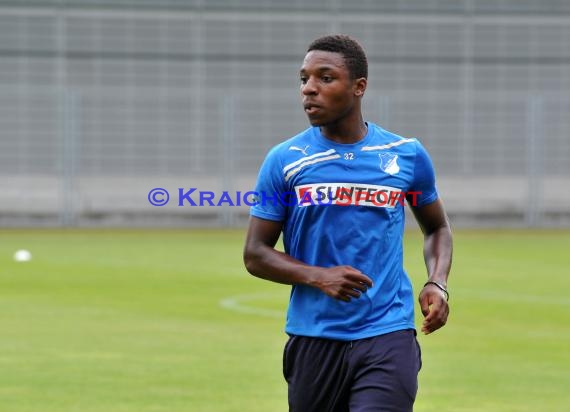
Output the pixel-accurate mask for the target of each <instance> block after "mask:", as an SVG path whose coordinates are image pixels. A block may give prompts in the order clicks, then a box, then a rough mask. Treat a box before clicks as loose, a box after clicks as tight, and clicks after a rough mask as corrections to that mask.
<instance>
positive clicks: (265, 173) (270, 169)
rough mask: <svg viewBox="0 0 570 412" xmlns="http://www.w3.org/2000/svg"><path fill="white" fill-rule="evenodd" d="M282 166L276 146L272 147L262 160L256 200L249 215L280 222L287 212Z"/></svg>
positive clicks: (256, 186) (256, 188)
mask: <svg viewBox="0 0 570 412" xmlns="http://www.w3.org/2000/svg"><path fill="white" fill-rule="evenodd" d="M282 169H283V167H282V166H281V162H280V160H279V156H278V151H277V148H273V149H272V150H271V151H269V153H268V154H267V157H266V158H265V160H264V161H263V164H262V165H261V168H260V170H259V175H258V177H257V183H256V185H255V192H256V202H254V203H255V204H254V205H253V206H252V207H251V208H250V212H249V213H250V215H251V216H255V217H259V218H261V219H267V220H273V221H277V222H282V221H284V220H285V217H286V214H287V189H286V184H285V178H284V176H283V171H282Z"/></svg>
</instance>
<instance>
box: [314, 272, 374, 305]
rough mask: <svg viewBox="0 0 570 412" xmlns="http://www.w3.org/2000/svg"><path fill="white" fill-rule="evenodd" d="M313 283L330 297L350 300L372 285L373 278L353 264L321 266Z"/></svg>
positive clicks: (356, 297)
mask: <svg viewBox="0 0 570 412" xmlns="http://www.w3.org/2000/svg"><path fill="white" fill-rule="evenodd" d="M312 284H313V286H315V287H317V288H319V289H320V290H322V291H323V292H324V293H326V294H327V295H329V296H330V297H333V298H335V299H338V300H342V301H344V302H350V300H351V299H358V298H359V297H360V296H361V295H362V293H364V292H366V290H368V289H369V288H371V287H372V279H370V278H369V277H368V276H366V275H365V274H364V273H362V272H361V271H359V270H358V269H355V268H353V267H352V266H334V267H331V268H320V270H319V271H318V272H317V273H316V276H315V278H314V281H313V282H312Z"/></svg>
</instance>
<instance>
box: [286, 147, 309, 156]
mask: <svg viewBox="0 0 570 412" xmlns="http://www.w3.org/2000/svg"><path fill="white" fill-rule="evenodd" d="M309 147H311V146H310V145H307V146H305V148H304V149H301V148H300V147H297V146H290V147H289V150H296V151H298V152H301V153H303V154H304V155H305V156H308V153H307V149H308V148H309Z"/></svg>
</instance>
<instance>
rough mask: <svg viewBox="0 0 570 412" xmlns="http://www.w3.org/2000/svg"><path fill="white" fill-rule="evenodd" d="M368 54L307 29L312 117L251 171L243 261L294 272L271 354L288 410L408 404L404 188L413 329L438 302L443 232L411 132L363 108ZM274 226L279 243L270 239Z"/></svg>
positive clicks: (412, 393)
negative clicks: (411, 225) (277, 357)
mask: <svg viewBox="0 0 570 412" xmlns="http://www.w3.org/2000/svg"><path fill="white" fill-rule="evenodd" d="M367 76H368V63H367V59H366V55H365V53H364V51H363V49H362V47H361V46H360V45H359V43H358V42H357V41H356V40H354V39H352V38H351V37H348V36H345V35H331V36H325V37H321V38H318V39H316V40H315V41H313V43H311V45H310V46H309V48H308V51H307V54H306V55H305V58H304V60H303V64H302V67H301V69H300V72H299V78H300V89H301V97H302V102H303V108H304V110H305V113H306V115H307V117H308V118H309V122H310V124H311V127H310V128H308V129H307V130H305V131H303V132H301V133H299V134H298V135H296V136H294V137H293V138H291V139H289V140H286V141H284V142H283V143H281V144H279V145H277V146H275V147H274V148H273V149H272V150H271V151H270V152H269V153H268V155H267V157H266V159H265V161H264V163H263V165H262V166H261V170H260V172H259V177H258V181H257V186H256V191H257V192H258V194H259V195H260V196H259V197H258V202H257V203H256V204H255V205H254V206H252V208H251V212H250V213H251V217H250V223H249V228H248V233H247V238H246V241H245V248H244V262H245V266H246V268H247V270H248V271H249V272H250V273H251V274H252V275H255V276H257V277H260V278H263V279H267V280H270V281H273V282H279V283H284V284H289V285H292V290H291V297H290V303H289V308H288V313H287V321H286V328H285V331H286V332H287V334H288V335H289V340H288V341H287V343H286V345H285V349H284V355H283V374H284V376H285V379H286V381H287V383H288V389H289V391H288V393H289V395H288V398H289V408H290V410H291V411H298V412H329V411H335V412H336V411H351V412H357V411H358V412H361V411H362V412H363V411H394V412H395V411H412V408H413V404H414V401H415V397H416V393H417V376H418V372H419V370H420V367H421V353H420V348H419V345H418V342H417V340H416V331H415V325H414V297H413V291H412V284H411V282H410V280H409V278H408V276H407V274H406V272H405V271H404V268H403V252H402V238H403V231H404V198H405V199H406V200H407V204H408V205H409V207H410V208H411V210H412V211H413V214H414V216H415V218H416V220H417V221H418V223H419V225H420V227H421V229H422V231H423V234H424V250H423V252H424V257H425V263H426V267H427V272H428V279H427V282H426V283H425V285H424V287H423V289H422V290H421V292H420V294H419V303H420V307H421V311H422V313H423V315H424V321H423V325H422V327H421V330H422V331H423V332H424V333H425V334H429V333H432V332H434V331H436V330H437V329H439V328H441V327H442V326H443V325H445V323H446V321H447V316H448V313H449V308H448V303H447V300H448V297H449V296H448V292H447V277H448V274H449V270H450V267H451V255H452V236H451V230H450V226H449V223H448V219H447V216H446V213H445V211H444V208H443V205H442V202H441V200H440V198H439V196H438V193H437V190H436V187H435V175H434V169H433V166H432V162H431V160H430V158H429V156H428V153H427V152H426V150H425V149H424V147H423V146H422V145H421V144H420V142H418V140H416V139H408V138H403V137H400V136H398V135H396V134H394V133H391V132H389V131H387V130H384V129H382V128H381V127H380V126H378V125H376V124H373V123H371V122H365V121H364V120H363V117H362V112H361V105H362V98H363V96H364V93H365V91H366V85H367ZM281 233H282V234H283V243H284V248H285V253H283V252H281V251H278V250H276V249H275V248H274V247H275V244H276V243H277V240H278V238H279V236H280V235H281Z"/></svg>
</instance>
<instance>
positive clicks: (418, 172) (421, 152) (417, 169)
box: [408, 141, 439, 206]
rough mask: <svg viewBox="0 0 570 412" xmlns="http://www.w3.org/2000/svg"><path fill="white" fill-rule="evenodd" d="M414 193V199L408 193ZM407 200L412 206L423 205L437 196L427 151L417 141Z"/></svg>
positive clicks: (433, 171) (431, 164)
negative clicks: (412, 176) (412, 175)
mask: <svg viewBox="0 0 570 412" xmlns="http://www.w3.org/2000/svg"><path fill="white" fill-rule="evenodd" d="M412 192H413V193H415V199H413V202H412V201H411V200H412V199H410V198H409V195H411V194H412ZM408 193H409V195H408V202H409V203H410V204H411V205H412V206H425V205H428V204H430V203H432V202H434V201H436V200H437V198H438V197H439V195H438V193H437V188H436V186H435V170H434V168H433V163H432V161H431V159H430V157H429V154H428V152H427V151H426V149H425V148H424V147H423V146H422V144H421V143H420V142H419V141H418V142H417V143H416V159H415V164H414V178H413V180H412V184H411V186H410V190H409V191H408Z"/></svg>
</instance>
